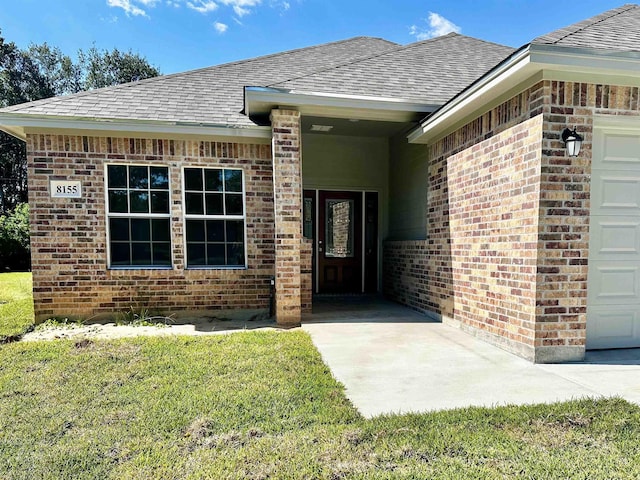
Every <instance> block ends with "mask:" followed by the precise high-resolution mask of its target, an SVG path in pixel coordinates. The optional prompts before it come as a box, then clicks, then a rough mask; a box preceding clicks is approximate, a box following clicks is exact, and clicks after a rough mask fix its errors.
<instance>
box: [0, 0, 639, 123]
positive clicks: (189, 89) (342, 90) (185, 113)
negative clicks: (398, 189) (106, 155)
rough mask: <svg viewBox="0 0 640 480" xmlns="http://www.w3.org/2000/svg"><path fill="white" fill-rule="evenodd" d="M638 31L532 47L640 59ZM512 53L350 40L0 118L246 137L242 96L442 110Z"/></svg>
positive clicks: (624, 11) (603, 21) (578, 34)
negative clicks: (178, 128)
mask: <svg viewBox="0 0 640 480" xmlns="http://www.w3.org/2000/svg"><path fill="white" fill-rule="evenodd" d="M639 26H640V7H639V6H638V5H624V6H622V7H619V8H616V9H613V10H609V11H608V12H605V13H603V14H600V15H597V16H595V17H593V18H590V19H588V20H585V21H582V22H579V23H576V24H574V25H571V26H569V27H565V28H562V29H560V30H556V31H555V32H552V33H549V34H547V35H543V36H541V37H538V38H536V39H535V40H533V42H532V43H533V44H550V45H560V46H568V47H578V48H597V49H605V50H617V51H640V28H638V27H639ZM512 52H513V49H512V48H510V47H505V46H502V45H497V44H495V43H490V42H485V41H483V40H478V39H475V38H471V37H466V36H464V35H459V34H455V33H452V34H449V35H444V36H442V37H438V38H434V39H430V40H425V41H422V42H417V43H412V44H410V45H406V46H401V45H398V44H395V43H393V42H389V41H387V40H383V39H379V38H371V37H356V38H352V39H349V40H343V41H340V42H333V43H328V44H324V45H318V46H313V47H308V48H302V49H298V50H291V51H287V52H282V53H277V54H273V55H267V56H263V57H258V58H253V59H248V60H243V61H238V62H232V63H227V64H224V65H217V66H213V67H208V68H203V69H199V70H193V71H189V72H184V73H178V74H173V75H165V76H161V77H156V78H152V79H148V80H142V81H140V82H134V83H128V84H124V85H118V86H115V87H109V88H104V89H99V90H93V91H89V92H82V93H78V94H75V95H68V96H61V97H54V98H50V99H45V100H40V101H37V102H31V103H25V104H22V105H15V106H12V107H8V108H4V109H1V110H0V113H21V114H33V115H53V116H67V117H82V118H96V119H107V118H108V119H122V120H143V121H144V120H157V121H168V122H184V123H202V124H207V125H225V126H235V127H251V126H254V125H255V124H254V123H253V122H252V121H251V120H250V119H249V118H248V117H247V116H246V115H244V114H243V113H242V110H243V107H244V87H245V86H255V87H275V88H280V89H285V90H287V89H288V90H298V91H303V92H315V93H324V94H347V95H358V96H367V97H384V98H396V99H402V100H408V101H413V102H416V103H424V104H425V105H442V104H445V103H446V102H447V101H449V100H450V99H452V98H453V97H454V96H456V95H457V94H459V93H460V92H461V91H462V90H463V89H464V88H465V87H467V86H468V85H470V84H471V83H473V82H474V81H475V80H477V79H478V78H480V77H482V76H483V75H484V74H485V73H487V72H488V71H489V70H490V69H491V68H492V67H494V66H496V65H497V64H498V63H500V62H501V61H502V60H504V59H505V58H506V57H507V56H509V55H510V54H511V53H512Z"/></svg>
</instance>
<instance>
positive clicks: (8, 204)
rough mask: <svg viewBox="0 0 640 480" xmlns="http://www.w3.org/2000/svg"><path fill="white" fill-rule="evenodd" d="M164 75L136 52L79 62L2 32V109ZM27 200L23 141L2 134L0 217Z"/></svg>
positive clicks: (102, 53)
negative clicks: (10, 38) (10, 39)
mask: <svg viewBox="0 0 640 480" xmlns="http://www.w3.org/2000/svg"><path fill="white" fill-rule="evenodd" d="M157 75H160V71H159V70H158V69H157V68H156V67H153V66H151V65H150V64H149V63H148V62H147V60H146V59H145V58H144V57H142V56H141V55H139V54H137V53H133V52H131V51H129V52H121V51H119V50H118V49H116V48H114V49H113V50H111V51H109V50H99V49H97V48H96V47H95V46H92V47H90V48H89V49H88V50H86V51H85V50H82V49H80V50H79V51H78V55H77V60H76V61H74V60H73V59H72V58H71V57H70V56H68V55H65V54H63V53H62V51H61V50H60V49H59V48H58V47H52V46H50V45H48V44H47V43H43V44H42V45H30V46H29V48H28V49H26V50H21V49H19V48H18V47H17V46H16V45H15V43H13V42H6V41H5V39H4V38H3V37H2V31H0V108H2V107H8V106H11V105H16V104H19V103H24V102H30V101H34V100H40V99H43V98H48V97H52V96H54V95H63V94H71V93H77V92H80V91H83V90H90V89H94V88H102V87H108V86H112V85H118V84H121V83H126V82H131V81H134V80H142V79H145V78H150V77H155V76H157ZM26 201H27V157H26V149H25V145H24V143H23V142H22V141H20V140H18V139H16V138H14V137H12V136H10V135H8V134H6V133H4V132H0V214H6V213H8V212H11V211H12V210H13V209H14V208H15V206H16V205H17V204H18V203H22V202H26Z"/></svg>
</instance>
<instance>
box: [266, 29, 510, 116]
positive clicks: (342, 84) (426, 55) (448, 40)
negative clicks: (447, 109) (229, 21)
mask: <svg viewBox="0 0 640 480" xmlns="http://www.w3.org/2000/svg"><path fill="white" fill-rule="evenodd" d="M512 52H513V48H511V47H505V46H504V45H498V44H495V43H490V42H485V41H483V40H478V39H476V38H472V37H466V36H464V35H459V34H457V33H450V34H448V35H444V36H441V37H437V38H433V39H430V40H425V41H422V42H417V43H412V44H410V45H407V46H403V47H398V48H395V49H393V50H389V51H386V52H382V53H378V54H376V55H373V56H371V57H370V58H365V59H358V60H355V61H352V62H349V63H345V64H343V65H340V66H334V67H330V68H325V69H324V70H322V71H320V72H314V73H311V74H309V75H305V76H298V77H292V78H290V79H288V80H286V81H283V82H280V83H274V84H271V85H268V86H270V87H277V88H284V89H290V90H294V89H295V90H301V91H307V92H309V91H310V92H323V93H341V94H347V95H366V96H372V97H387V98H401V99H404V100H412V101H415V102H418V103H424V104H427V105H442V104H444V103H445V102H446V101H448V100H449V99H450V98H452V97H453V96H454V95H455V94H457V93H458V92H460V91H461V90H462V89H463V88H464V87H466V86H467V85H469V84H470V83H471V82H473V81H474V80H475V79H477V78H478V77H480V76H482V75H483V74H484V73H486V72H487V71H488V70H490V69H491V68H492V67H494V66H495V65H496V64H498V63H499V62H500V61H501V60H503V59H504V58H505V57H506V56H508V55H509V54H511V53H512Z"/></svg>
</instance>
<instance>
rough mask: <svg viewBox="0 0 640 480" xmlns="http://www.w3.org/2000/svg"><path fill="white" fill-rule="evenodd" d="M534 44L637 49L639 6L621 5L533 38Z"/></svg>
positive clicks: (638, 42)
mask: <svg viewBox="0 0 640 480" xmlns="http://www.w3.org/2000/svg"><path fill="white" fill-rule="evenodd" d="M531 43H532V44H535V45H561V46H566V47H578V48H597V49H604V50H616V51H622V52H637V51H640V6H639V5H634V4H627V5H623V6H621V7H618V8H614V9H612V10H609V11H607V12H604V13H601V14H600V15H596V16H595V17H591V18H588V19H587V20H583V21H582V22H578V23H574V24H573V25H569V26H568V27H564V28H561V29H559V30H555V31H553V32H551V33H547V34H546V35H542V36H540V37H538V38H536V39H534V40H533V41H532V42H531Z"/></svg>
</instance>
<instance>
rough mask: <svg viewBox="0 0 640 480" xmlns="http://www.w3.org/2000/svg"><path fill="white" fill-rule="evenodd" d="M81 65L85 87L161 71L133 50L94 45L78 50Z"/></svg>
mask: <svg viewBox="0 0 640 480" xmlns="http://www.w3.org/2000/svg"><path fill="white" fill-rule="evenodd" d="M78 59H79V67H80V70H81V72H82V75H83V89H84V90H90V89H94V88H103V87H108V86H111V85H119V84H121V83H127V82H135V81H137V80H143V79H145V78H151V77H157V76H158V75H160V71H159V70H158V69H157V68H156V67H153V66H151V65H149V63H148V62H147V60H146V59H145V58H144V57H141V56H140V55H139V54H137V53H133V52H131V51H128V52H121V51H119V50H118V49H117V48H114V49H113V50H111V51H108V50H98V49H97V48H96V47H95V46H92V47H91V48H90V49H89V50H87V51H86V52H85V51H84V50H80V51H79V52H78Z"/></svg>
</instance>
